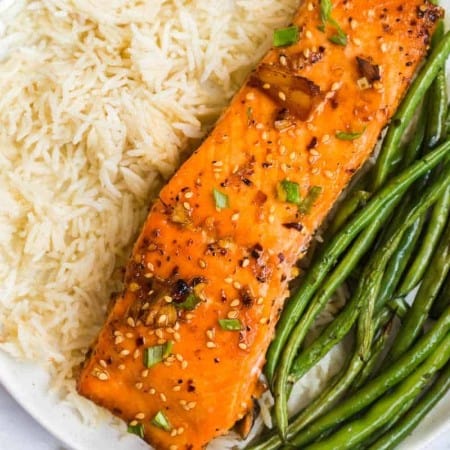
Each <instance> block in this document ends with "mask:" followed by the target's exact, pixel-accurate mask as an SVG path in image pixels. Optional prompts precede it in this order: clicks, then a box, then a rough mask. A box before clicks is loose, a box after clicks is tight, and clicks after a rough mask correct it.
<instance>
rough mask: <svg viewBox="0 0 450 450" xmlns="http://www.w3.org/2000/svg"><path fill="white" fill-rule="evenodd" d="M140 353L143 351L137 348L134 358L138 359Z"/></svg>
mask: <svg viewBox="0 0 450 450" xmlns="http://www.w3.org/2000/svg"><path fill="white" fill-rule="evenodd" d="M140 354H141V351H140V350H139V349H138V348H137V349H136V350H135V351H134V353H133V358H134V359H138V358H139V355H140Z"/></svg>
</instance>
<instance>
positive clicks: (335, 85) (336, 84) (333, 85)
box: [331, 81, 341, 91]
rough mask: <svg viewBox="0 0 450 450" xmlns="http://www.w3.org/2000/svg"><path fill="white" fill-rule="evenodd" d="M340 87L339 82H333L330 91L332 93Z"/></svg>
mask: <svg viewBox="0 0 450 450" xmlns="http://www.w3.org/2000/svg"><path fill="white" fill-rule="evenodd" d="M340 87H341V83H339V81H335V82H334V83H333V84H332V85H331V90H332V91H337V90H338V89H339V88H340Z"/></svg>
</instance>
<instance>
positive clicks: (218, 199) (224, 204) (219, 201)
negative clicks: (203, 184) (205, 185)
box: [213, 188, 230, 209]
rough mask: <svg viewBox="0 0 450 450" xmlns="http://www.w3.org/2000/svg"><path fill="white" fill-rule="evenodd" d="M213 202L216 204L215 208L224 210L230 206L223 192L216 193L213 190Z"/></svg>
mask: <svg viewBox="0 0 450 450" xmlns="http://www.w3.org/2000/svg"><path fill="white" fill-rule="evenodd" d="M213 196H214V202H215V203H216V208H219V209H224V208H228V207H229V206H230V202H229V200H228V195H227V194H224V193H223V192H220V191H218V190H217V189H215V188H214V189H213Z"/></svg>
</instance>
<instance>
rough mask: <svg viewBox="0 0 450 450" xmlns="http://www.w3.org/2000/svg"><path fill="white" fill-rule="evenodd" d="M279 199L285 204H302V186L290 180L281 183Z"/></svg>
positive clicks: (278, 186)
mask: <svg viewBox="0 0 450 450" xmlns="http://www.w3.org/2000/svg"><path fill="white" fill-rule="evenodd" d="M277 194H278V198H279V199H280V200H282V201H283V202H288V203H294V204H296V205H298V204H299V203H300V200H301V198H300V186H299V185H298V183H295V182H293V181H289V180H283V181H280V182H279V183H278V185H277Z"/></svg>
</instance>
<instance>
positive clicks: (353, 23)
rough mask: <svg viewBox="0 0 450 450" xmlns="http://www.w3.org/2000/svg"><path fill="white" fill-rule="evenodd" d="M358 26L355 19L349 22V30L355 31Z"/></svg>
mask: <svg viewBox="0 0 450 450" xmlns="http://www.w3.org/2000/svg"><path fill="white" fill-rule="evenodd" d="M358 25H359V24H358V22H357V21H356V20H355V19H353V20H352V21H351V22H350V28H351V29H352V30H356V28H357V26H358Z"/></svg>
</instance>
